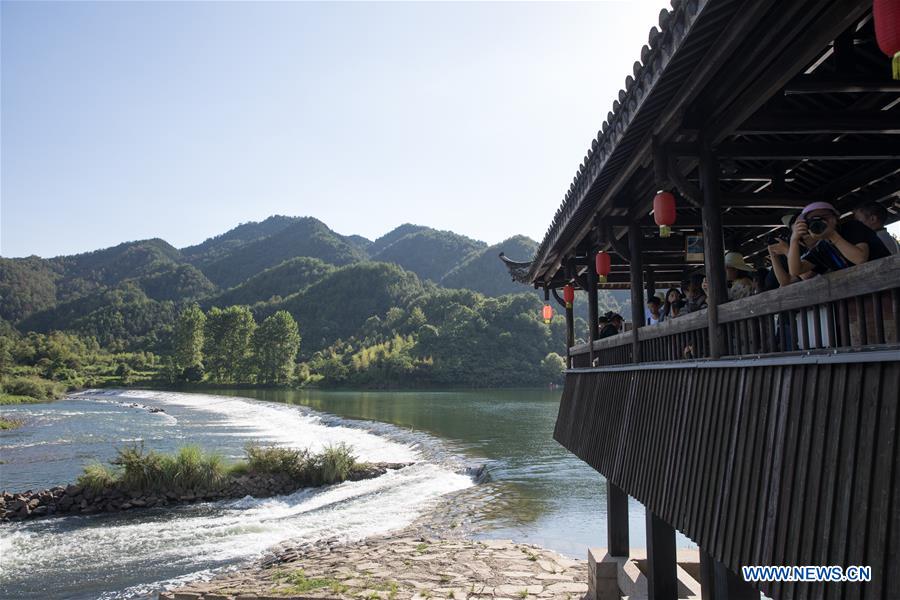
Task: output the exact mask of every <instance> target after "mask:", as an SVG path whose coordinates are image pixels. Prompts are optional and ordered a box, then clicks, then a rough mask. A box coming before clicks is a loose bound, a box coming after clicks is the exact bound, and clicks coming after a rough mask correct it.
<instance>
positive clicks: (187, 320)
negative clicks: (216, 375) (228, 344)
mask: <svg viewBox="0 0 900 600" xmlns="http://www.w3.org/2000/svg"><path fill="white" fill-rule="evenodd" d="M205 326H206V315H204V314H203V311H202V310H200V307H199V306H197V305H196V304H192V305H190V306H189V307H187V308H185V309H184V310H183V311H181V313H180V314H179V315H178V320H177V321H176V322H175V333H174V336H173V338H174V339H173V340H172V354H173V359H174V361H175V367H176V369H178V370H179V371H181V372H186V371H188V370H194V371H196V370H201V373H202V368H203V329H204V327H205Z"/></svg>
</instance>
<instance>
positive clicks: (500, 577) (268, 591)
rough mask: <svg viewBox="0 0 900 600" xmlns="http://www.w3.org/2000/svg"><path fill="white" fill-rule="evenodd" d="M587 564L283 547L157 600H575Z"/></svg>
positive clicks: (512, 547) (520, 550)
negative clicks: (248, 564) (258, 560)
mask: <svg viewBox="0 0 900 600" xmlns="http://www.w3.org/2000/svg"><path fill="white" fill-rule="evenodd" d="M587 576H588V572H587V565H586V563H585V562H584V561H579V560H571V559H568V558H565V557H563V556H561V555H560V554H557V553H556V552H552V551H550V550H545V549H542V548H539V547H537V546H531V545H527V544H517V543H513V542H510V541H502V540H500V541H497V540H485V541H478V540H471V539H453V538H449V539H426V538H424V537H414V536H411V535H409V536H405V537H404V536H403V534H402V533H401V534H400V536H399V537H393V536H385V537H380V538H369V539H366V540H363V541H360V542H356V543H350V544H340V543H336V542H332V543H329V544H323V545H317V546H302V547H295V548H291V547H282V548H280V549H279V550H277V551H276V553H275V557H274V558H272V559H269V560H267V561H264V562H262V563H258V564H257V565H255V566H253V567H250V568H245V569H242V570H240V571H237V572H233V573H228V574H224V575H222V576H220V577H218V578H216V579H213V580H211V581H207V582H197V583H193V584H189V585H187V586H185V587H182V588H179V589H177V590H174V591H169V592H163V593H162V594H160V600H269V599H274V598H278V599H280V600H285V599H294V600H299V599H313V598H316V599H320V598H333V599H348V600H349V599H360V598H363V599H366V600H424V599H426V598H434V599H438V598H446V599H452V600H475V599H479V600H501V599H507V600H515V599H517V598H519V599H529V598H530V599H535V600H536V599H538V598H553V599H560V600H581V599H582V598H584V597H585V595H586V594H587V591H588V585H587Z"/></svg>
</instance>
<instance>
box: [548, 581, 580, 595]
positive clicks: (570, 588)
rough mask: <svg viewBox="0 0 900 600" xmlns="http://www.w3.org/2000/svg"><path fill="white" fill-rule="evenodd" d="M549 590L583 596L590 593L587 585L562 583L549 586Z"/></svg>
mask: <svg viewBox="0 0 900 600" xmlns="http://www.w3.org/2000/svg"><path fill="white" fill-rule="evenodd" d="M547 590H549V591H551V592H554V593H562V594H583V593H585V592H587V591H588V586H587V584H586V583H567V582H560V583H554V584H553V585H551V586H549V587H548V588H547Z"/></svg>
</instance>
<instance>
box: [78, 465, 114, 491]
mask: <svg viewBox="0 0 900 600" xmlns="http://www.w3.org/2000/svg"><path fill="white" fill-rule="evenodd" d="M116 480H117V477H116V474H115V473H113V471H112V469H110V468H109V467H107V466H106V465H104V464H100V463H99V462H92V463H88V464H87V465H85V467H84V472H83V473H82V474H81V475H80V476H79V477H78V485H80V486H83V487H86V488H89V489H92V490H94V491H95V492H99V491H102V490H105V489H108V488H111V487H113V485H115V483H116Z"/></svg>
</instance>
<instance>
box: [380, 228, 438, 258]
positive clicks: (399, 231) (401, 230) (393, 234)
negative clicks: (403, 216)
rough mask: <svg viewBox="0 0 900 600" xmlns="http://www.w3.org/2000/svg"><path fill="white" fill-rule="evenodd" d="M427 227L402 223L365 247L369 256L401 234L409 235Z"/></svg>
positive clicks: (388, 244) (425, 229)
mask: <svg viewBox="0 0 900 600" xmlns="http://www.w3.org/2000/svg"><path fill="white" fill-rule="evenodd" d="M428 229H430V228H429V227H425V226H424V225H413V224H412V223H404V224H403V225H400V226H399V227H397V228H395V229H392V230H391V231H389V232H388V233H386V234H384V235H383V236H381V237H380V238H378V239H376V240H375V241H374V242H372V245H371V246H369V247H368V248H367V251H368V253H369V256H374V255H376V254H378V253H379V252H381V251H382V250H384V249H385V248H387V247H388V246H390V245H391V244H393V243H394V242H396V241H397V240H399V239H400V238H402V237H403V236H406V235H410V234H412V233H419V232H420V231H428Z"/></svg>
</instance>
